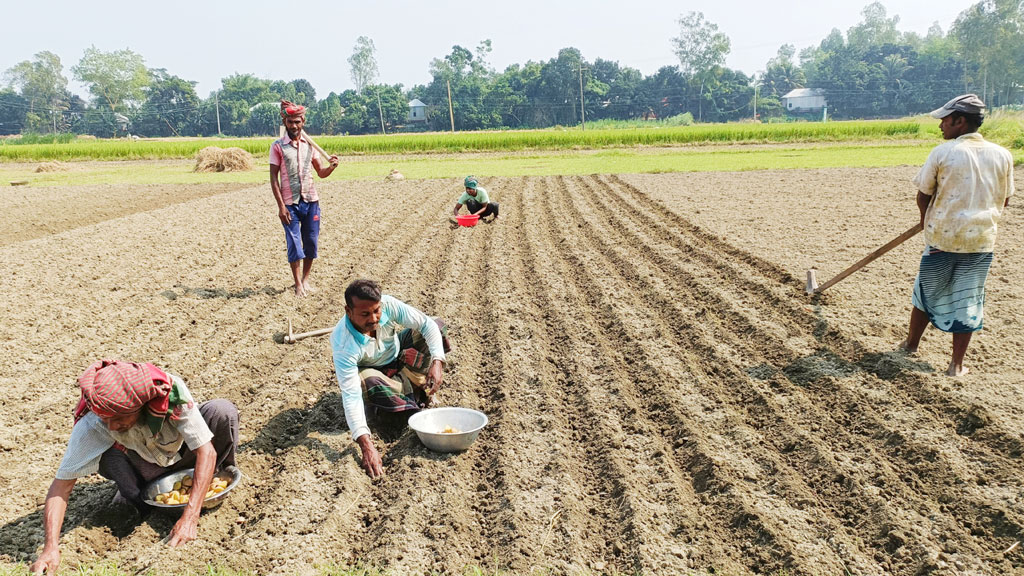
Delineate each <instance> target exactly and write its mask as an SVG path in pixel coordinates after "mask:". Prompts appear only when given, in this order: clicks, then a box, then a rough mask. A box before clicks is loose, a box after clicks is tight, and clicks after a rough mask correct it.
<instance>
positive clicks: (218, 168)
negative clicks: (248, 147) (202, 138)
mask: <svg viewBox="0 0 1024 576" xmlns="http://www.w3.org/2000/svg"><path fill="white" fill-rule="evenodd" d="M239 170H252V155H251V154H249V153H248V152H246V151H245V150H242V149H241V148H217V147H216V146H207V147H206V148H203V149H202V150H200V151H199V153H198V154H196V167H195V169H194V170H193V172H234V171H239Z"/></svg>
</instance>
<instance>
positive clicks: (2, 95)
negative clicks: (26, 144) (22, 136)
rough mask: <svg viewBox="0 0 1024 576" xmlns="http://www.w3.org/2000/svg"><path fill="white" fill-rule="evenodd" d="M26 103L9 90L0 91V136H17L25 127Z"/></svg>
mask: <svg viewBox="0 0 1024 576" xmlns="http://www.w3.org/2000/svg"><path fill="white" fill-rule="evenodd" d="M28 109H29V105H28V101H27V100H25V99H24V98H22V97H21V95H19V94H18V93H17V92H15V91H14V90H11V89H5V90H0V134H5V135H6V134H18V133H20V132H21V131H22V129H23V128H24V127H25V115H26V113H27V112H28Z"/></svg>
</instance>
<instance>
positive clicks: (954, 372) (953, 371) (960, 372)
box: [946, 362, 971, 378]
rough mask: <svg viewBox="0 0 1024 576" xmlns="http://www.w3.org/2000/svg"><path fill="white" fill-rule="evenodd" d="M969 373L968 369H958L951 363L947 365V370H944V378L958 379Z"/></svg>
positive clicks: (961, 367)
mask: <svg viewBox="0 0 1024 576" xmlns="http://www.w3.org/2000/svg"><path fill="white" fill-rule="evenodd" d="M970 371H971V370H970V368H965V367H963V366H960V368H959V369H958V368H957V367H956V364H953V363H952V362H950V363H949V368H948V369H946V376H952V377H953V378H959V377H960V376H964V375H966V374H967V373H968V372H970Z"/></svg>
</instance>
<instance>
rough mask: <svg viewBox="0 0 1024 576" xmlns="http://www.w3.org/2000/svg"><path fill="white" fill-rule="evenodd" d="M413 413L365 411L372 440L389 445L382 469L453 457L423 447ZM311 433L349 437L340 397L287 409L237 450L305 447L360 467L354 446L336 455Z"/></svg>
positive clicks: (271, 451) (330, 396) (334, 395)
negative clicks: (416, 460)
mask: <svg viewBox="0 0 1024 576" xmlns="http://www.w3.org/2000/svg"><path fill="white" fill-rule="evenodd" d="M414 413H415V412H400V413H396V414H392V413H387V412H380V413H378V414H373V412H372V411H371V410H367V414H366V415H367V424H368V425H369V426H370V430H371V432H372V433H373V435H374V436H376V437H378V438H379V439H380V440H381V441H383V442H385V443H387V444H389V446H388V449H387V451H386V453H385V454H384V456H383V461H384V465H385V466H387V465H388V463H389V462H391V461H394V460H400V459H403V458H405V457H409V456H414V457H418V458H419V457H422V458H429V459H431V460H446V459H448V458H451V457H452V456H455V454H441V453H437V452H432V451H430V450H428V449H427V448H426V447H424V446H423V445H422V444H421V443H420V441H419V438H417V437H416V433H415V432H413V431H412V430H410V429H409V427H408V420H409V417H410V416H411V415H412V414H414ZM311 433H320V434H332V435H338V434H345V435H347V434H348V427H347V426H346V424H345V411H344V409H343V407H342V403H341V394H340V393H337V392H332V393H329V394H325V395H323V396H321V397H320V399H319V400H317V402H316V404H314V405H312V406H310V407H309V408H289V409H288V410H285V411H283V412H281V413H279V414H277V415H275V416H274V417H272V418H271V419H270V421H269V422H267V424H266V425H265V426H264V427H263V428H262V429H261V430H260V431H259V432H258V433H257V434H256V436H255V437H254V438H253V439H252V440H250V441H248V442H245V443H243V444H242V445H241V446H240V447H239V450H240V451H241V452H245V451H248V450H253V451H256V452H262V453H265V454H276V453H277V451H278V450H288V449H291V448H294V447H296V446H299V445H304V446H306V447H307V448H309V449H311V450H318V451H320V452H321V453H322V454H323V455H324V458H325V459H327V460H328V461H329V462H332V463H333V462H337V461H338V460H340V459H342V458H346V457H348V458H353V460H354V461H355V463H356V464H357V465H361V459H360V453H359V450H358V449H357V448H356V446H355V443H353V444H352V448H351V449H348V450H345V451H343V452H339V451H338V450H336V449H335V448H332V447H331V446H328V445H327V444H324V443H323V442H321V441H320V440H317V439H316V438H314V437H311V436H310V434H311Z"/></svg>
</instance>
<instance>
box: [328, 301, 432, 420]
mask: <svg viewBox="0 0 1024 576" xmlns="http://www.w3.org/2000/svg"><path fill="white" fill-rule="evenodd" d="M380 307H381V316H380V322H378V323H377V330H376V337H374V336H367V335H366V334H363V333H362V332H360V331H358V330H356V329H355V327H354V326H352V322H350V321H349V319H348V316H344V317H343V318H342V319H341V322H338V326H337V327H335V328H334V332H331V353H332V355H333V356H334V373H335V375H336V376H337V377H338V385H339V386H340V387H341V402H342V406H344V408H345V421H346V422H347V423H348V429H349V430H351V431H352V439H353V440H354V439H356V438H359V437H360V436H362V435H363V434H369V433H370V428H369V427H368V426H367V425H366V412H365V411H364V409H363V385H362V381H361V380H360V379H359V369H360V368H368V367H373V366H386V365H387V364H390V363H391V362H394V361H395V359H397V358H398V352H399V344H398V335H399V333H400V332H401V331H402V329H403V328H412V329H413V330H416V331H417V332H419V333H420V334H421V335H422V336H423V339H424V340H426V342H427V348H428V349H429V350H430V358H431V361H433V360H441V361H443V360H444V346H443V343H442V340H441V329H440V328H438V327H437V323H435V322H434V321H433V320H432V319H431V318H430V317H429V316H427V315H426V314H424V313H423V312H420V311H419V310H417V309H415V308H413V307H412V306H409V305H408V304H406V303H405V302H402V301H401V300H398V299H397V298H394V297H392V296H388V295H387V294H385V295H383V296H381V298H380Z"/></svg>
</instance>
